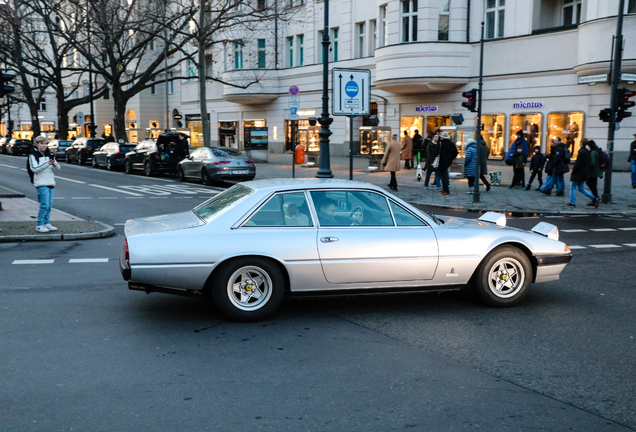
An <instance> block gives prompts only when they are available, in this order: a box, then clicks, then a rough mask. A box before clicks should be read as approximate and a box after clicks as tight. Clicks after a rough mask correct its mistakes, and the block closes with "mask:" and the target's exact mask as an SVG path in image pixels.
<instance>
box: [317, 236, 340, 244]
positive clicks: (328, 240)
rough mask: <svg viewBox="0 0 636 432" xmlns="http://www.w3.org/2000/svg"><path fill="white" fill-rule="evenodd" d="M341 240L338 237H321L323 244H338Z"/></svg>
mask: <svg viewBox="0 0 636 432" xmlns="http://www.w3.org/2000/svg"><path fill="white" fill-rule="evenodd" d="M338 240H339V239H338V237H321V238H320V241H321V242H323V243H333V242H337V241H338Z"/></svg>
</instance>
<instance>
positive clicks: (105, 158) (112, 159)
mask: <svg viewBox="0 0 636 432" xmlns="http://www.w3.org/2000/svg"><path fill="white" fill-rule="evenodd" d="M134 148H135V144H130V143H127V144H117V143H107V144H105V145H103V146H102V148H100V149H99V150H97V151H96V152H94V153H93V166H94V167H95V168H98V167H106V169H108V170H114V169H121V168H123V167H124V162H125V161H126V153H128V152H130V151H132V150H133V149H134Z"/></svg>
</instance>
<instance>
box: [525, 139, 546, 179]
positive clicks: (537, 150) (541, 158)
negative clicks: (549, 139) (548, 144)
mask: <svg viewBox="0 0 636 432" xmlns="http://www.w3.org/2000/svg"><path fill="white" fill-rule="evenodd" d="M544 167H545V155H544V154H543V153H541V146H534V154H533V155H532V158H531V159H530V171H531V172H532V175H530V180H528V185H527V186H526V190H530V188H531V187H532V181H533V180H534V178H535V176H536V177H537V181H538V182H539V187H538V188H537V189H536V190H539V189H541V186H542V185H543V168H544Z"/></svg>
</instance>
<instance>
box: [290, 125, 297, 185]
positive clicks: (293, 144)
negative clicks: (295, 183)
mask: <svg viewBox="0 0 636 432" xmlns="http://www.w3.org/2000/svg"><path fill="white" fill-rule="evenodd" d="M295 123H296V120H290V121H289V125H290V127H291V148H292V178H296V125H295Z"/></svg>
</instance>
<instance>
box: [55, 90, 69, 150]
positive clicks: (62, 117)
mask: <svg viewBox="0 0 636 432" xmlns="http://www.w3.org/2000/svg"><path fill="white" fill-rule="evenodd" d="M69 111H70V110H69V109H68V108H67V107H66V104H65V103H64V101H63V100H60V99H59V98H58V100H57V138H58V139H60V140H65V139H67V138H68V113H69Z"/></svg>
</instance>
